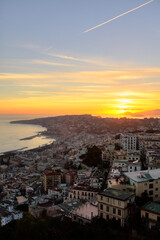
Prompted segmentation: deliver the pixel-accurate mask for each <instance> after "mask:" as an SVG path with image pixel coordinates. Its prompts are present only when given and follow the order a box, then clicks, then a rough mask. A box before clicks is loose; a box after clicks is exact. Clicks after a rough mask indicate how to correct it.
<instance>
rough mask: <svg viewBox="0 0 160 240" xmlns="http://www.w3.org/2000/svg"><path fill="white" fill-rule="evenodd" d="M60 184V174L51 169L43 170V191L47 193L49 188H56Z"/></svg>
mask: <svg viewBox="0 0 160 240" xmlns="http://www.w3.org/2000/svg"><path fill="white" fill-rule="evenodd" d="M60 183H61V172H60V171H55V170H52V169H45V170H44V190H45V192H47V191H48V189H49V188H53V187H57V185H58V184H60Z"/></svg>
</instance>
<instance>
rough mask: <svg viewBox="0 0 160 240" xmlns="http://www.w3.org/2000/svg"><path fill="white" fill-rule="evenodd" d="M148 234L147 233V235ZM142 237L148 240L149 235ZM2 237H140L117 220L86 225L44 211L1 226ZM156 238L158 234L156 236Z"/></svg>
mask: <svg viewBox="0 0 160 240" xmlns="http://www.w3.org/2000/svg"><path fill="white" fill-rule="evenodd" d="M145 235H146V234H145ZM146 236H147V235H146ZM146 236H144V237H143V238H142V237H141V239H143V240H145V239H146V240H148V239H150V238H148V236H147V237H146ZM0 239H1V240H3V239H5V240H6V239H7V240H22V239H23V240H30V239H34V240H52V239H54V240H72V239H74V240H75V239H76V240H82V239H83V240H88V239H92V240H121V239H123V240H124V239H135V240H136V239H137V240H138V239H139V238H137V237H134V238H132V237H131V232H130V231H128V230H127V229H122V228H120V227H119V226H118V225H116V222H113V221H110V222H106V221H105V220H95V221H94V222H93V223H92V224H87V225H85V226H83V225H80V224H78V223H75V222H69V221H60V220H59V219H53V218H51V217H48V216H46V214H45V213H42V214H41V216H40V217H39V218H38V219H35V218H34V217H33V216H31V215H30V214H28V213H25V214H24V217H23V219H21V220H18V221H14V222H11V223H10V224H8V225H6V226H4V227H0ZM154 239H158V238H156V236H155V237H154Z"/></svg>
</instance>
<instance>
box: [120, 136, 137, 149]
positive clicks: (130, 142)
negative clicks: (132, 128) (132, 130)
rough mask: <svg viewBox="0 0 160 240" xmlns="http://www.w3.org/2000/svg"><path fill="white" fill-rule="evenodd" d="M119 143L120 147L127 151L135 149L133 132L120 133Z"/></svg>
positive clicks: (135, 138)
mask: <svg viewBox="0 0 160 240" xmlns="http://www.w3.org/2000/svg"><path fill="white" fill-rule="evenodd" d="M120 143H121V146H122V148H123V149H124V150H125V151H127V152H129V151H135V150H136V149H137V136H136V135H133V134H129V133H128V134H121V136H120Z"/></svg>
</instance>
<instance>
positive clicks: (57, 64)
mask: <svg viewBox="0 0 160 240" xmlns="http://www.w3.org/2000/svg"><path fill="white" fill-rule="evenodd" d="M32 63H34V64H42V65H51V66H63V67H77V65H74V64H68V63H56V62H48V61H43V60H33V61H32Z"/></svg>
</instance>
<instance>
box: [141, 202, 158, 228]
mask: <svg viewBox="0 0 160 240" xmlns="http://www.w3.org/2000/svg"><path fill="white" fill-rule="evenodd" d="M141 218H142V220H143V221H144V222H145V223H146V224H147V225H148V227H149V228H152V227H153V226H157V227H159V226H160V203H157V202H148V203H146V204H145V205H144V206H143V207H142V208H141Z"/></svg>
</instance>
